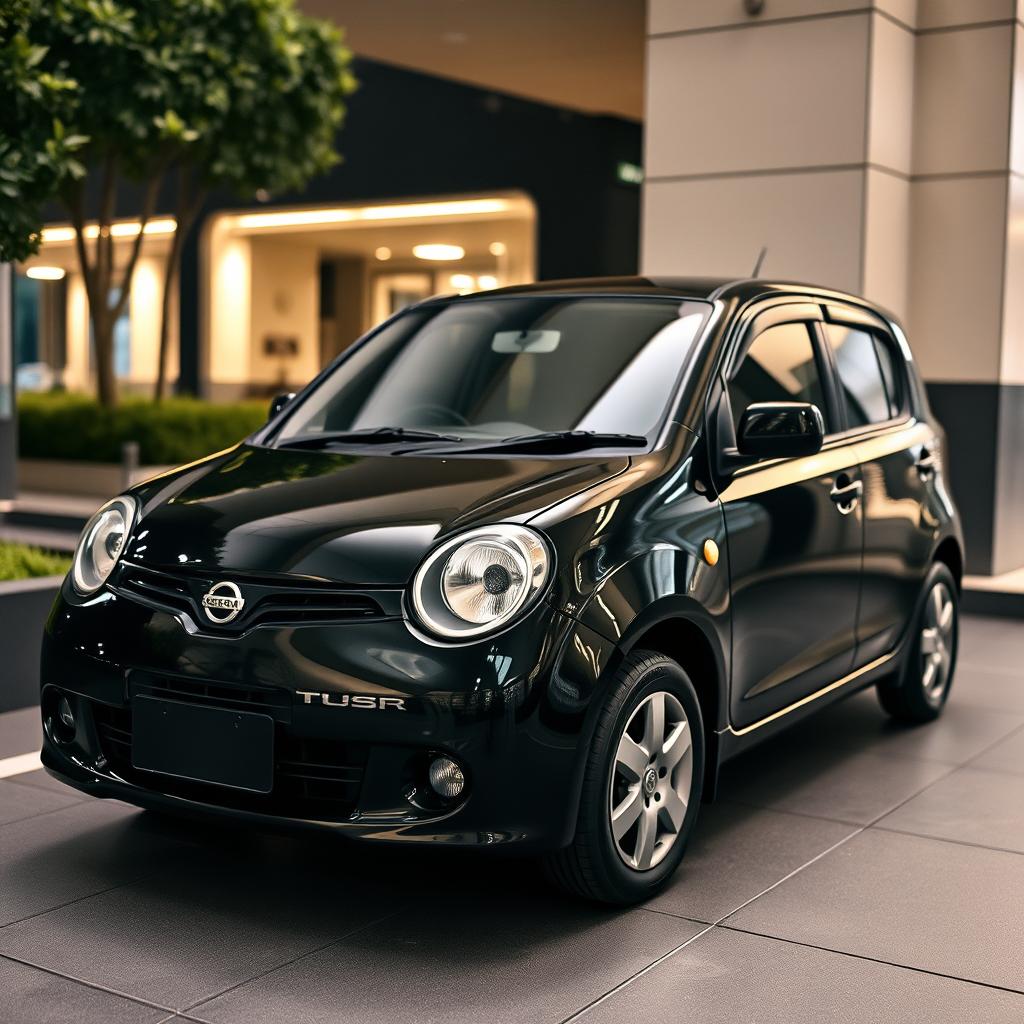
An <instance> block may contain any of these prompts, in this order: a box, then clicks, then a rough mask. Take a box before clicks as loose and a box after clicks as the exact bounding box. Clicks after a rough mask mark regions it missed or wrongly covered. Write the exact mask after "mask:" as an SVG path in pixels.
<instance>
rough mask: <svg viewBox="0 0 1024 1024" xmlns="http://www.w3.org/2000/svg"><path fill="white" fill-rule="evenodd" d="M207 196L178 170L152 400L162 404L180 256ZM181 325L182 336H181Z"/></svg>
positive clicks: (185, 173) (165, 384)
mask: <svg viewBox="0 0 1024 1024" xmlns="http://www.w3.org/2000/svg"><path fill="white" fill-rule="evenodd" d="M204 198H205V193H204V192H203V191H202V190H201V189H199V188H195V189H194V191H193V192H192V193H191V195H190V194H189V183H188V172H187V171H186V170H185V169H184V168H179V170H178V208H177V211H176V217H177V227H176V228H175V230H174V237H173V238H172V239H171V247H170V249H168V251H167V259H166V260H165V261H164V281H163V285H164V288H163V296H162V299H161V305H160V354H159V357H158V362H157V375H156V389H155V391H154V394H153V400H154V401H155V402H157V403H159V402H161V401H162V400H163V398H164V396H165V394H166V392H167V356H168V351H169V349H170V347H171V297H172V295H173V293H174V283H175V281H177V280H178V277H179V276H180V273H181V253H182V250H183V249H184V248H185V237H186V235H188V233H189V231H190V229H191V227H192V224H193V222H194V221H195V218H196V215H197V214H198V213H199V208H200V207H201V206H202V204H203V200H204ZM180 329H181V327H180V324H179V333H180Z"/></svg>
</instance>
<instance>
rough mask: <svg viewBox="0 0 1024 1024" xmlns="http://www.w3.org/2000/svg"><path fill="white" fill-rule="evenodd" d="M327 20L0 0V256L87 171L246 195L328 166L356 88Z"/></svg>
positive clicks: (246, 2) (184, 5) (224, 6)
mask: <svg viewBox="0 0 1024 1024" xmlns="http://www.w3.org/2000/svg"><path fill="white" fill-rule="evenodd" d="M350 61H351V54H350V53H349V51H348V50H347V49H346V48H345V47H344V45H343V44H342V36H341V33H340V32H339V31H338V30H337V29H336V28H334V27H333V26H331V25H329V24H327V23H325V22H320V21H317V20H315V19H312V18H307V17H305V16H303V15H301V14H299V13H298V12H296V11H295V9H294V6H293V2H292V0H0V259H12V258H21V257H24V256H25V255H27V254H28V252H30V251H32V249H33V248H34V247H37V245H38V232H39V230H40V227H41V207H42V204H43V203H44V202H46V201H47V200H48V199H50V198H54V197H57V196H60V197H61V198H63V199H64V201H65V202H66V203H67V204H68V206H69V208H70V209H72V210H73V209H74V207H75V205H76V203H77V201H78V184H79V183H80V180H81V178H82V177H83V175H84V173H85V167H86V166H88V167H90V168H104V169H105V170H104V173H105V174H110V173H112V172H116V173H119V174H124V175H126V176H127V177H129V178H131V179H134V180H137V181H147V182H149V181H152V180H153V179H154V178H159V177H162V176H164V175H165V174H168V173H170V172H178V173H179V174H187V175H189V176H194V178H195V183H194V184H195V186H196V187H198V188H200V189H208V188H211V187H224V188H228V189H231V190H232V191H234V192H235V193H237V194H238V195H240V196H241V197H243V198H251V197H252V196H253V195H254V193H255V192H256V191H257V190H258V189H266V190H268V191H270V192H279V191H283V190H285V189H300V188H302V187H304V186H305V184H306V183H307V182H308V181H309V179H310V178H311V177H313V176H314V175H316V174H319V173H322V172H324V171H326V170H327V169H328V168H330V167H331V166H332V165H333V164H334V163H335V162H337V160H338V156H337V154H336V152H335V135H336V133H337V130H338V128H339V126H340V124H341V122H342V118H343V116H344V113H345V102H344V101H345V97H346V96H347V95H348V94H349V93H351V92H352V90H353V89H354V88H355V80H354V79H353V77H352V74H351V71H350V70H349V65H350Z"/></svg>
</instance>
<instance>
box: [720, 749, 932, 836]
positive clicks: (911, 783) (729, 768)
mask: <svg viewBox="0 0 1024 1024" xmlns="http://www.w3.org/2000/svg"><path fill="white" fill-rule="evenodd" d="M949 770H950V769H949V767H948V766H947V765H944V764H939V763H936V762H931V761H921V760H909V759H908V760H900V759H897V758H893V757H885V756H881V755H878V754H870V753H862V752H859V751H855V750H851V749H849V748H843V747H835V746H833V747H830V748H825V747H804V748H802V749H801V748H796V749H787V748H786V746H785V744H784V743H783V742H781V740H776V741H773V742H772V744H771V745H770V746H767V745H766V746H765V747H761V748H758V749H756V750H754V751H751V753H750V754H748V755H746V756H744V757H741V758H737V759H736V760H735V761H731V762H729V764H728V765H726V767H725V768H724V769H723V772H722V790H721V795H722V797H723V799H727V800H736V801H739V802H743V803H751V804H755V805H757V806H760V807H771V808H774V809H776V810H780V811H792V812H794V813H797V814H810V815H814V816H816V817H821V818H830V819H832V820H834V821H843V822H850V823H852V824H856V825H866V824H868V823H869V822H872V821H874V820H875V819H876V818H878V817H879V816H880V815H882V814H885V812H886V811H890V810H892V809H893V808H894V807H896V806H898V805H899V804H901V803H902V802H903V801H904V800H906V799H908V798H909V797H911V796H913V795H914V794H915V793H918V792H920V791H921V790H922V789H924V787H925V786H927V785H929V784H930V783H932V782H934V781H935V780H936V779H938V778H941V776H943V775H944V774H946V773H947V772H948V771H949Z"/></svg>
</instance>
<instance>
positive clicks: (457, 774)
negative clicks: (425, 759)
mask: <svg viewBox="0 0 1024 1024" xmlns="http://www.w3.org/2000/svg"><path fill="white" fill-rule="evenodd" d="M430 785H431V786H432V787H433V790H434V792H435V793H437V795H438V796H440V797H444V799H445V800H454V799H455V798H456V797H457V796H458V795H459V794H460V793H461V792H462V790H463V789H464V788H465V786H466V777H465V775H463V774H462V769H461V768H460V767H459V766H458V765H457V764H456V763H455V762H454V761H453V760H452V759H451V758H450V757H438V758H435V759H434V760H433V761H431V763H430Z"/></svg>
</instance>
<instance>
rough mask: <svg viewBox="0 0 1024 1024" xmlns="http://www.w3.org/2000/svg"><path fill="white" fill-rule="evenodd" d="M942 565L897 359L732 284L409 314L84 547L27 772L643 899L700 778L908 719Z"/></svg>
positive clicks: (952, 533) (66, 595)
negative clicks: (829, 729) (520, 860)
mask: <svg viewBox="0 0 1024 1024" xmlns="http://www.w3.org/2000/svg"><path fill="white" fill-rule="evenodd" d="M962 566H963V542H962V538H961V532H960V529H959V525H958V521H957V514H956V510H955V508H954V506H953V503H952V501H951V499H950V495H949V491H948V489H947V484H946V478H945V470H944V467H943V435H942V432H941V430H940V428H939V427H938V426H937V424H936V423H935V422H934V420H933V419H932V416H931V414H930V413H929V410H928V406H927V402H926V399H925V394H924V390H923V387H922V385H921V382H920V380H919V378H918V375H917V373H916V371H915V368H914V364H913V360H912V358H911V354H910V350H909V348H908V347H907V342H906V340H905V338H904V335H903V332H902V330H901V329H900V327H899V325H898V324H897V323H896V322H895V321H894V320H893V319H892V317H890V316H887V315H886V314H884V313H882V312H880V311H879V310H878V309H876V308H875V307H873V306H871V305H869V304H868V303H866V302H865V301H863V300H861V299H858V298H855V297H854V296H851V295H844V294H839V293H837V292H833V291H825V290H821V289H817V288H811V287H806V286H803V285H794V284H783V283H769V282H765V281H760V280H752V281H739V282H731V283H730V282H722V281H714V280H697V279H688V280H647V279H643V278H625V279H608V280H596V281H569V282H562V283H554V284H543V285H537V286H530V287H521V288H511V289H505V290H502V291H493V292H487V293H483V294H478V295H472V296H466V297H462V298H439V299H433V300H430V301H427V302H424V303H421V304H419V305H417V306H415V307H412V308H410V309H408V310H406V311H404V312H402V313H401V314H399V315H397V316H396V317H394V318H393V319H391V320H390V321H388V322H387V323H385V324H384V325H383V326H381V327H380V328H379V329H377V330H375V331H374V332H372V333H371V334H370V335H368V336H367V337H366V338H364V339H363V340H362V341H361V342H359V343H358V344H356V345H354V346H353V347H352V348H351V349H349V350H348V351H347V352H346V353H344V354H343V355H342V356H341V357H340V358H339V359H338V360H337V361H336V362H335V363H334V364H333V365H331V366H330V367H328V368H327V369H326V370H325V371H324V372H323V373H322V374H321V375H320V376H319V377H318V378H317V379H316V380H314V381H313V382H312V383H311V384H310V385H309V386H308V387H307V388H306V389H305V390H304V391H303V392H301V393H300V394H299V395H297V396H294V397H293V396H282V399H280V400H278V401H277V402H276V403H275V406H274V408H273V410H272V416H271V418H270V421H269V422H268V423H267V425H266V426H265V427H264V428H263V429H262V430H260V431H259V432H257V433H256V434H255V435H253V436H252V437H251V438H249V439H248V440H246V441H245V442H244V443H242V444H240V445H238V446H237V447H236V448H232V449H230V450H228V451H224V452H221V453H219V454H217V455H213V456H211V457H210V458H208V459H204V460H202V461H200V462H197V463H194V464H192V465H189V466H184V467H182V468H181V469H178V470H175V471H174V472H171V473H168V474H166V475H164V476H161V477H157V478H155V479H152V480H149V481H148V482H146V483H144V484H141V485H139V486H137V487H135V488H133V489H132V490H131V491H129V492H128V493H126V494H124V495H122V496H121V497H118V498H115V499H114V500H113V501H111V502H110V503H109V504H107V505H106V506H105V507H104V508H103V509H101V510H100V511H99V512H98V513H97V514H96V516H95V517H94V518H93V519H92V521H91V522H90V523H89V524H88V526H87V527H86V529H85V532H84V534H83V536H82V539H81V541H80V543H79V547H78V550H77V553H76V556H75V562H74V567H73V569H72V571H71V573H70V574H69V576H68V578H67V580H66V581H65V583H64V585H63V588H62V591H61V594H60V596H59V598H58V599H57V602H56V604H55V606H54V608H53V611H52V613H51V614H50V617H49V620H48V622H47V625H46V635H45V641H44V646H43V658H42V693H41V702H42V715H43V722H44V727H45V744H44V748H43V753H42V758H43V763H44V764H45V765H46V767H47V768H48V769H49V771H50V772H51V773H52V774H53V775H55V776H57V777H58V778H60V779H62V780H63V781H64V782H66V783H68V784H69V785H72V786H75V787H76V788H78V789H80V790H82V791H84V792H87V793H93V794H95V795H97V796H102V797H117V798H119V799H122V800H127V801H130V802H133V803H136V804H140V805H143V806H148V807H155V808H162V809H165V810H170V811H174V810H182V811H184V810H188V811H191V812H195V811H199V810H205V811H210V812H214V813H219V814H230V815H233V816H235V817H236V818H238V819H243V820H248V821H252V822H254V823H257V822H264V823H266V822H270V821H272V822H280V821H282V820H284V821H288V822H291V823H304V824H307V825H319V826H322V827H327V828H330V829H334V830H336V831H337V832H339V833H343V834H345V835H347V836H352V837H358V838H361V839H364V840H378V841H401V842H406V843H417V842H419V843H437V842H442V843H450V844H456V845H473V846H491V847H497V848H504V849H508V850H513V851H514V850H521V851H522V852H524V853H525V852H536V853H540V854H543V855H544V857H545V860H546V863H547V865H548V867H549V871H550V875H551V876H552V877H553V878H554V879H555V880H556V881H557V882H559V883H561V884H562V885H564V886H565V887H567V888H569V889H570V890H573V891H575V892H577V893H580V894H582V895H584V896H587V897H591V898H595V899H598V900H602V901H607V902H612V903H628V902H632V901H636V900H639V899H643V898H645V897H647V896H649V895H651V894H652V893H653V892H654V891H655V890H656V889H657V888H658V887H659V886H660V885H661V884H662V883H664V882H665V880H666V879H667V878H668V877H669V876H670V875H671V873H672V872H673V870H674V869H675V868H676V866H677V865H678V864H679V861H680V859H681V858H682V856H683V853H684V848H685V846H686V843H687V840H688V838H689V836H690V834H691V833H692V831H693V827H694V821H695V819H696V817H697V813H698V808H699V805H700V803H701V801H702V800H709V799H711V798H712V797H713V795H714V792H715V786H716V779H717V775H718V769H719V766H720V765H721V764H722V763H723V762H724V761H726V760H727V759H728V758H731V757H733V756H734V755H735V754H737V753H738V752H740V751H742V750H744V749H745V748H747V747H749V746H750V745H752V744H754V743H756V742H758V741H759V740H762V739H764V738H765V737H767V736H770V735H772V734H774V733H776V732H777V731H778V730H780V729H783V728H785V727H786V726H788V725H790V724H792V723H794V722H796V721H798V720H800V719H801V718H802V717H803V716H805V715H808V714H810V713H812V712H813V711H815V710H817V709H818V708H821V707H824V706H825V705H827V704H829V703H830V702H832V701H834V700H837V699H839V698H841V697H843V696H845V695H847V694H849V693H851V692H853V691H855V690H858V689H860V688H862V687H866V686H869V685H874V686H876V687H877V688H878V694H879V697H880V698H881V702H882V704H883V706H884V707H885V709H886V710H887V711H888V712H890V713H891V714H892V715H894V716H895V717H896V718H898V719H901V720H903V721H907V722H924V721H927V720H929V719H932V718H934V717H935V716H937V715H938V714H939V713H940V711H941V710H942V707H943V704H944V702H945V700H946V698H947V696H948V694H949V688H950V683H951V681H952V677H953V669H954V664H955V661H956V648H957V598H958V592H959V588H960V578H961V573H962Z"/></svg>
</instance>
